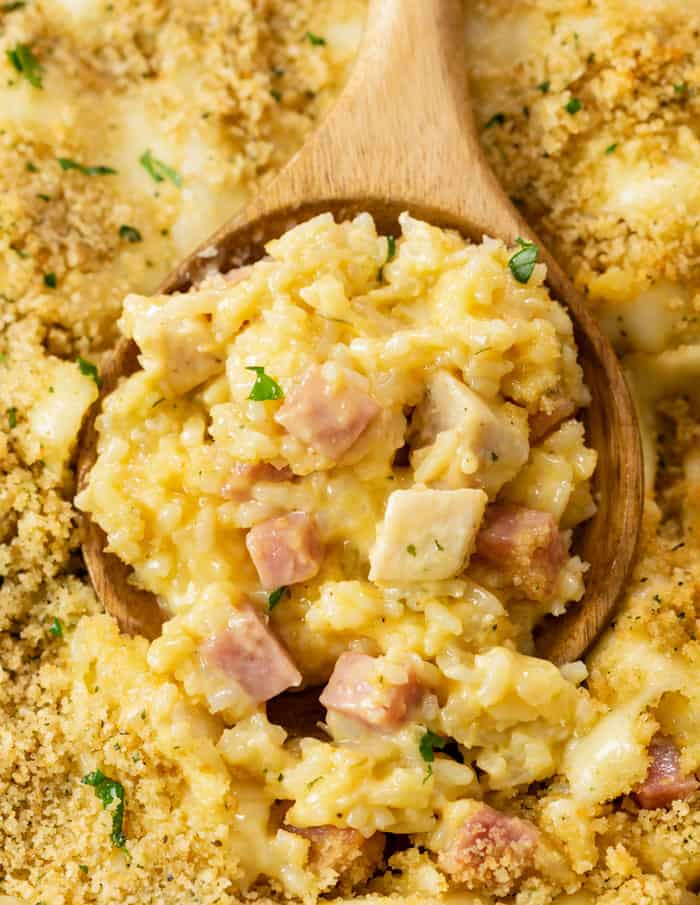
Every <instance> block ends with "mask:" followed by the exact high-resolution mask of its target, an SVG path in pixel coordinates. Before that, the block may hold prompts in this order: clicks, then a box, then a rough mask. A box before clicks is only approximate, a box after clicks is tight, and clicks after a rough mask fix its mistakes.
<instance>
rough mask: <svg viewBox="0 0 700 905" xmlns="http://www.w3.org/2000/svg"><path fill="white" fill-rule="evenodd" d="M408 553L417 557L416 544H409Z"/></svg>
mask: <svg viewBox="0 0 700 905" xmlns="http://www.w3.org/2000/svg"><path fill="white" fill-rule="evenodd" d="M406 553H408V555H409V556H415V555H416V547H415V545H414V544H409V545H408V546H407V547H406Z"/></svg>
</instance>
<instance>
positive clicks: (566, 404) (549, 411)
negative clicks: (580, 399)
mask: <svg viewBox="0 0 700 905" xmlns="http://www.w3.org/2000/svg"><path fill="white" fill-rule="evenodd" d="M545 405H546V406H547V408H546V409H543V410H542V411H539V412H536V413H535V414H534V415H531V416H530V442H531V443H537V442H538V441H539V440H542V439H543V438H544V437H546V436H547V434H551V433H552V431H553V430H554V429H555V428H556V427H559V425H560V424H561V423H562V421H566V419H567V418H570V417H571V416H572V415H573V414H574V412H575V411H576V406H575V405H574V403H573V401H572V400H571V399H567V398H566V396H555V397H553V398H552V399H546V400H545Z"/></svg>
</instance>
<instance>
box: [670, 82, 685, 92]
mask: <svg viewBox="0 0 700 905" xmlns="http://www.w3.org/2000/svg"><path fill="white" fill-rule="evenodd" d="M673 90H674V91H675V92H676V94H685V93H686V91H687V90H688V83H687V82H679V83H678V84H677V85H674V86H673Z"/></svg>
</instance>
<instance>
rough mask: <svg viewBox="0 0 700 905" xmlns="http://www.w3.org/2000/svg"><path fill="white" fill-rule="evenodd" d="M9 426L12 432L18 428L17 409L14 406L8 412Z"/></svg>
mask: <svg viewBox="0 0 700 905" xmlns="http://www.w3.org/2000/svg"><path fill="white" fill-rule="evenodd" d="M7 426H8V427H9V428H10V430H12V429H13V428H15V427H17V409H16V408H15V407H14V405H13V406H12V408H9V409H8V410H7Z"/></svg>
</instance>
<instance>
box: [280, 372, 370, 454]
mask: <svg viewBox="0 0 700 905" xmlns="http://www.w3.org/2000/svg"><path fill="white" fill-rule="evenodd" d="M379 412H380V406H379V403H378V402H376V401H375V400H374V399H372V397H371V396H370V395H369V394H368V393H367V392H366V391H365V389H364V388H363V381H362V378H361V377H360V375H359V374H355V373H354V372H352V371H348V370H347V369H345V368H341V369H337V370H336V371H335V372H334V373H333V374H332V377H329V376H328V374H327V371H324V370H322V369H321V368H319V367H311V368H309V370H308V371H307V372H306V373H305V374H304V376H303V377H302V379H301V382H300V383H299V384H297V385H296V386H294V387H292V389H291V390H290V391H289V392H288V393H287V396H286V398H285V400H284V402H283V403H282V405H281V407H280V409H279V411H278V412H277V414H276V415H275V420H276V421H277V422H278V423H279V424H281V425H282V426H283V427H284V428H286V430H287V431H288V432H289V433H290V434H291V435H292V436H293V437H296V439H297V440H299V441H300V442H301V443H304V444H306V445H307V446H310V447H311V448H312V449H314V450H316V452H318V453H320V454H321V455H322V456H325V457H326V458H327V459H332V460H333V461H336V462H337V461H338V460H339V459H340V458H341V457H342V456H343V454H344V453H345V452H347V451H348V450H349V449H350V447H351V446H352V445H353V443H354V442H355V441H356V440H357V439H358V437H359V436H360V435H361V434H362V433H363V432H364V431H365V429H366V428H367V427H368V425H369V424H370V423H371V422H372V420H373V419H374V418H376V416H377V415H378V414H379Z"/></svg>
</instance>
